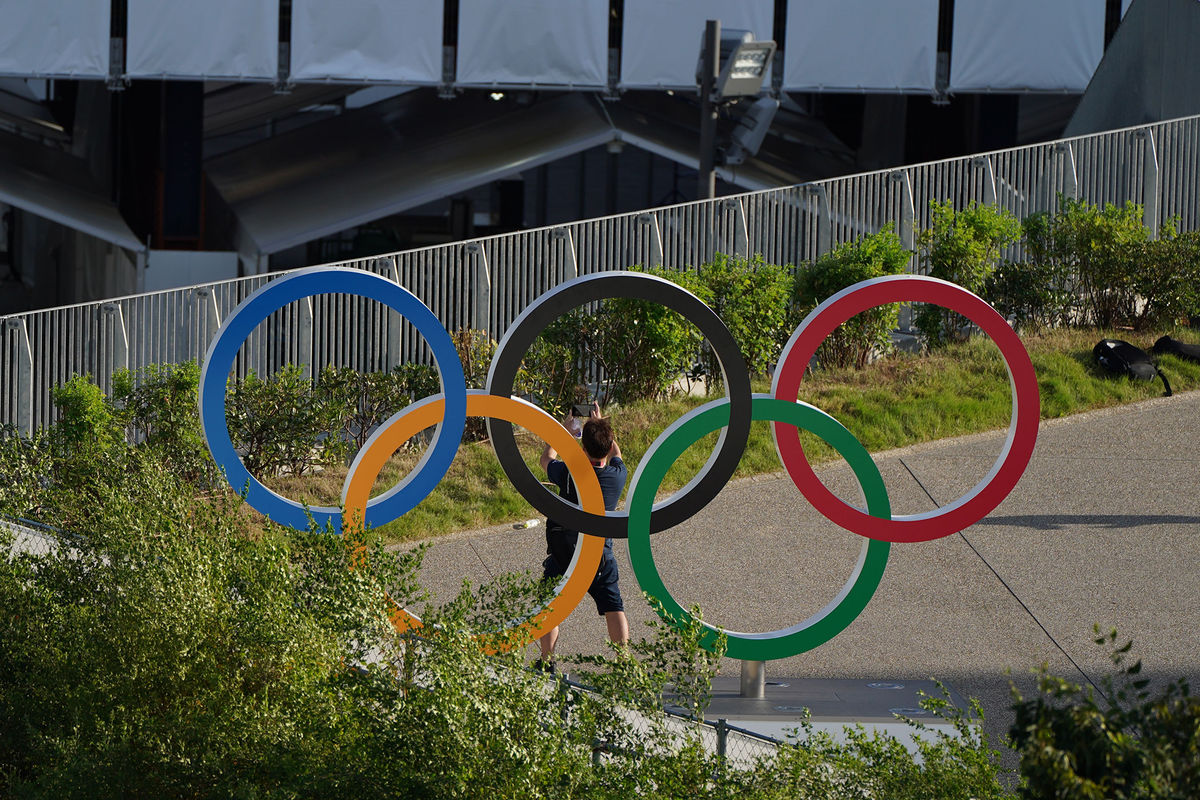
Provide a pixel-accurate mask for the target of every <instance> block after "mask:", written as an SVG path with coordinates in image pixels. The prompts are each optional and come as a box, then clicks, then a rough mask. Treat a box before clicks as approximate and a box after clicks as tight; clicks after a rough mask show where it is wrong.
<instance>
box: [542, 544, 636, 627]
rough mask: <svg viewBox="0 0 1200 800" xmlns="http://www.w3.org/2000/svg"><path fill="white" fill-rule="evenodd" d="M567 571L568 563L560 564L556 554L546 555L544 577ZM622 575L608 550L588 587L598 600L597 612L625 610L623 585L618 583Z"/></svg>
mask: <svg viewBox="0 0 1200 800" xmlns="http://www.w3.org/2000/svg"><path fill="white" fill-rule="evenodd" d="M566 571H567V565H565V564H563V565H560V564H559V563H558V560H557V559H555V558H554V556H546V560H545V561H543V562H542V577H543V578H546V579H549V578H559V577H561V576H562V575H563V574H564V573H565V572H566ZM619 579H620V575H619V574H618V573H617V559H615V558H613V555H612V553H611V552H609V551H608V550H605V551H604V556H603V557H602V558H601V559H600V567H599V568H598V569H597V570H596V577H595V578H593V579H592V585H591V586H589V587H588V594H590V595H591V596H592V599H593V600H595V601H596V613H598V614H602V615H603V614H607V613H608V612H610V611H624V610H625V603H624V601H622V600H621V587H620V586H619V585H618V581H619Z"/></svg>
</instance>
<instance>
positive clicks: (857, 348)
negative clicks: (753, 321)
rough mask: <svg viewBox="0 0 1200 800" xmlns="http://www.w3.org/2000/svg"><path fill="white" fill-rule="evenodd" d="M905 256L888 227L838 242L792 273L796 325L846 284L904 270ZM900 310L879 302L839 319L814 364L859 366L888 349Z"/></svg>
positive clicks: (907, 258)
mask: <svg viewBox="0 0 1200 800" xmlns="http://www.w3.org/2000/svg"><path fill="white" fill-rule="evenodd" d="M909 256H910V253H909V251H907V250H905V249H904V247H903V245H901V244H900V237H899V236H897V235H896V234H895V233H894V232H893V231H892V229H891V227H890V226H888V227H887V228H884V229H883V230H882V231H880V232H879V233H874V234H870V235H868V236H864V237H863V238H861V239H859V240H858V241H856V242H853V243H847V244H842V245H838V246H837V247H835V248H834V249H833V250H832V251H830V252H829V253H826V254H825V255H823V256H821V257H820V258H818V259H817V261H816V263H814V264H813V265H812V266H811V267H808V268H807V269H803V270H801V271H800V272H799V273H798V274H797V275H796V290H795V292H796V293H795V309H796V314H795V322H796V324H799V322H800V321H801V320H802V319H803V318H804V317H805V316H806V315H807V314H808V313H809V312H810V311H812V310H813V309H814V308H816V307H817V305H819V304H820V303H821V302H823V301H824V300H825V299H827V298H829V297H832V296H833V295H835V294H837V293H838V292H840V291H841V290H842V289H845V288H846V287H847V286H853V285H854V284H856V283H858V282H859V281H864V280H867V279H869V278H878V277H881V276H883V275H900V274H902V273H903V272H904V271H905V269H906V268H907V266H908V260H909ZM898 309H899V306H897V305H896V304H894V303H892V304H889V305H886V306H878V307H876V308H872V309H868V310H867V311H864V312H862V313H861V314H856V315H855V316H854V317H853V318H852V319H849V320H847V321H846V322H843V323H842V324H841V325H839V326H838V327H837V329H836V330H835V331H834V332H833V333H832V334H830V335H829V337H828V338H827V339H826V340H825V342H824V343H823V344H822V345H821V347H820V349H819V350H818V351H817V360H818V362H819V363H821V364H822V365H824V366H832V367H843V368H844V367H851V366H854V367H858V368H859V369H861V368H862V367H864V366H866V364H867V361H868V359H870V357H871V355H872V354H874V353H887V352H890V351H891V348H892V339H891V333H892V331H894V330H895V329H896V321H897V314H898ZM792 327H794V326H792ZM788 334H789V335H790V334H791V331H790V330H789V331H788Z"/></svg>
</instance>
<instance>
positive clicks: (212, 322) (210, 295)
mask: <svg viewBox="0 0 1200 800" xmlns="http://www.w3.org/2000/svg"><path fill="white" fill-rule="evenodd" d="M192 295H193V296H194V297H195V298H196V305H197V309H196V319H195V324H194V325H192V326H191V328H190V329H189V331H188V332H189V333H190V334H191V336H192V341H191V342H190V343H189V347H188V352H189V353H190V354H191V357H192V358H194V359H196V363H197V364H202V363H203V362H204V356H205V354H206V352H207V350H208V343H209V341H210V339H211V338H212V337H213V336H215V335H216V333H217V329H218V328H220V327H221V315H220V313H218V311H217V295H216V293H215V292H214V291H213V290H212V289H210V288H208V287H207V286H205V287H201V288H198V289H194V290H193V291H192ZM201 326H203V328H201Z"/></svg>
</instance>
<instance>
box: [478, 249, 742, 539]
mask: <svg viewBox="0 0 1200 800" xmlns="http://www.w3.org/2000/svg"><path fill="white" fill-rule="evenodd" d="M614 297H621V298H628V299H633V300H649V301H651V302H654V303H661V304H662V305H664V306H666V307H667V308H670V309H672V310H674V311H678V312H679V313H680V314H682V315H683V316H684V317H685V318H687V319H688V320H689V321H690V322H692V323H693V324H695V325H696V327H698V328H699V329H700V332H701V333H703V334H704V336H705V338H707V339H708V342H709V344H710V345H711V346H712V349H713V353H714V354H715V355H716V357H717V362H718V363H719V364H720V366H721V374H722V375H723V376H724V378H725V392H726V395H727V396H728V398H729V426H728V427H727V428H724V429H723V430H722V431H721V436H720V438H719V439H718V440H717V446H716V449H715V450H714V451H713V454H712V456H711V457H710V458H709V459H708V461H707V462H706V463H705V465H704V466H703V467H702V468H701V470H700V472H698V473H697V474H696V477H695V478H693V479H692V482H691V483H689V484H688V485H687V486H686V487H684V488H683V490H682V491H680V492H679V493H678V494H677V495H673V496H672V497H671V498H670V499H668V500H666V501H664V502H663V503H662V504H661V505H656V506H655V507H654V510H653V511H652V512H651V514H650V532H651V533H657V532H659V531H663V530H666V529H668V528H671V527H673V526H675V525H678V524H679V523H681V522H683V521H684V520H686V519H688V518H689V517H691V516H693V515H694V514H696V512H698V511H700V509H702V508H704V507H705V506H706V505H708V504H709V502H711V501H712V499H713V498H714V497H716V496H717V494H718V493H719V492H720V491H721V489H722V488H723V487H724V486H725V484H726V483H727V482H728V481H729V479H730V478H731V477H732V476H733V473H734V471H735V470H736V469H737V466H738V462H739V461H741V458H742V452H743V451H744V450H745V449H746V440H747V439H748V438H749V437H750V419H751V395H750V370H749V369H748V368H747V367H746V361H745V359H744V358H742V351H741V348H740V347H738V344H737V341H736V340H735V339H734V338H733V334H732V333H730V332H729V328H727V327H725V323H724V322H722V321H721V318H720V317H718V316H717V314H716V312H715V311H713V310H712V309H711V308H709V307H708V305H706V304H705V303H704V301H702V300H701V299H700V298H698V297H696V295H694V294H692V293H691V292H689V291H688V290H687V289H684V288H683V287H682V286H680V285H678V284H675V283H671V282H670V281H668V280H666V279H664V278H659V277H656V276H654V275H647V274H645V273H642V272H624V271H622V272H601V273H596V274H593V275H585V276H583V277H581V278H576V279H574V280H570V281H567V282H566V283H562V284H559V285H558V286H556V287H554V288H553V289H551V290H550V291H548V292H546V293H545V294H543V295H542V296H541V297H539V298H538V299H537V300H534V301H533V303H532V304H531V305H529V306H528V307H527V308H526V309H525V310H524V311H523V312H521V315H520V316H519V317H517V318H516V320H514V321H513V323H512V325H510V326H509V328H508V330H507V331H505V332H504V337H503V338H502V339H501V340H500V344H499V346H497V348H496V354H495V356H494V357H493V358H492V365H491V368H490V369H489V371H488V379H487V391H488V393H489V394H494V395H500V396H501V397H508V396H510V395H511V394H512V390H513V381H514V380H515V379H516V374H517V370H518V369H519V368H520V366H521V360H522V359H523V358H524V357H525V354H526V353H527V352H528V351H529V347H530V345H532V344H533V340H534V339H535V338H537V335H538V334H539V333H541V332H542V331H543V330H544V329H545V328H546V326H547V325H549V324H550V323H551V322H553V321H554V320H555V319H557V318H559V317H561V316H562V315H563V314H565V313H566V312H568V311H570V310H571V309H573V308H575V307H576V306H580V305H583V304H585V303H590V302H594V301H597V300H604V299H608V298H614ZM487 426H488V435H489V436H490V437H491V439H492V447H493V448H494V449H495V451H496V458H497V459H499V461H500V467H501V469H503V470H504V474H505V475H507V476H508V479H509V481H511V482H512V485H513V487H514V488H515V489H516V490H517V491H518V492H519V493H520V494H521V496H522V497H524V498H525V499H526V500H528V501H529V503H530V504H531V505H532V506H533V507H534V508H536V509H537V510H538V511H540V512H541V513H543V514H545V515H546V516H547V517H548V518H550V519H553V520H555V521H556V522H558V523H559V524H561V525H563V526H564V527H566V528H569V529H572V530H577V531H582V532H583V533H588V534H592V535H593V536H605V537H608V538H610V539H625V538H628V536H629V528H628V515H627V514H626V513H625V512H623V511H621V512H611V511H610V512H609V513H608V514H606V515H605V516H603V517H601V516H598V515H595V514H589V513H587V512H585V511H583V510H582V509H580V508H578V507H576V506H574V505H572V504H571V503H568V502H567V501H566V500H563V499H562V498H561V497H559V496H558V495H557V494H555V493H553V492H551V491H550V490H549V489H547V488H546V487H545V486H543V485H542V483H541V481H540V480H538V478H537V477H535V476H534V474H533V473H532V472H530V470H529V467H528V466H527V465H526V464H525V460H524V459H523V458H522V457H521V452H520V450H519V449H518V448H517V440H516V436H514V434H513V427H512V423H510V422H506V421H504V420H497V419H489V420H488V421H487Z"/></svg>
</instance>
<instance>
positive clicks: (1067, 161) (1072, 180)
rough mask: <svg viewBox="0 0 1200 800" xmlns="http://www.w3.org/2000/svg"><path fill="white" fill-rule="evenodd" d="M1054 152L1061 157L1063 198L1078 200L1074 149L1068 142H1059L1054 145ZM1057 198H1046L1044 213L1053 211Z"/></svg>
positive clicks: (1077, 178)
mask: <svg viewBox="0 0 1200 800" xmlns="http://www.w3.org/2000/svg"><path fill="white" fill-rule="evenodd" d="M1054 152H1055V153H1056V154H1057V155H1059V156H1061V157H1062V162H1063V163H1062V171H1063V189H1062V194H1063V197H1069V198H1071V199H1072V200H1077V199H1078V198H1079V175H1078V174H1077V173H1076V171H1075V148H1074V147H1073V146H1072V145H1071V143H1070V142H1059V143H1058V144H1056V145H1054ZM1057 199H1058V198H1057V197H1055V196H1053V193H1052V196H1051V197H1047V198H1046V208H1045V210H1046V211H1053V210H1054V209H1055V204H1056V201H1057Z"/></svg>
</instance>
